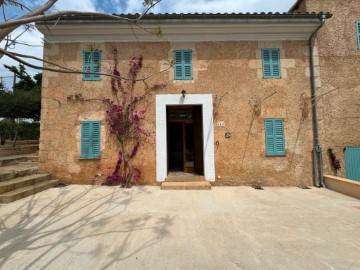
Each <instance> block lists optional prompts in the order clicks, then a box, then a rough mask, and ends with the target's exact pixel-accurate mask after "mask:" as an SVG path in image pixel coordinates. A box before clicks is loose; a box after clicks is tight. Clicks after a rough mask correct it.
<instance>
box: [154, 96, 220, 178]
mask: <svg viewBox="0 0 360 270" xmlns="http://www.w3.org/2000/svg"><path fill="white" fill-rule="evenodd" d="M168 105H202V108H203V113H202V115H203V142H204V144H203V147H204V149H203V151H204V176H205V179H206V180H208V181H215V160H214V127H213V102H212V95H211V94H205V95H201V94H199V95H190V94H187V95H186V96H185V98H183V97H182V95H181V94H179V95H156V179H157V181H158V182H163V181H165V178H166V177H167V143H166V142H167V138H166V137H167V130H166V127H167V122H166V106H168Z"/></svg>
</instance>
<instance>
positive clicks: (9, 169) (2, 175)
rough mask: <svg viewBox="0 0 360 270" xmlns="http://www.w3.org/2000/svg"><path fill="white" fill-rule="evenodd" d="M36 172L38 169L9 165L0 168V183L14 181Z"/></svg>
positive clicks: (35, 167)
mask: <svg viewBox="0 0 360 270" xmlns="http://www.w3.org/2000/svg"><path fill="white" fill-rule="evenodd" d="M37 172H38V167H37V166H33V167H24V166H20V165H10V166H5V167H0V182H2V181H6V180H10V179H14V178H15V177H21V176H25V175H30V174H35V173H37Z"/></svg>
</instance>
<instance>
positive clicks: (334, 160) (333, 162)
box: [328, 148, 341, 171]
mask: <svg viewBox="0 0 360 270" xmlns="http://www.w3.org/2000/svg"><path fill="white" fill-rule="evenodd" d="M328 152H329V156H330V159H331V165H332V167H333V168H334V169H335V170H336V171H338V170H340V169H341V165H340V161H339V160H338V159H337V158H336V155H335V154H334V152H333V150H332V149H331V148H329V150H328Z"/></svg>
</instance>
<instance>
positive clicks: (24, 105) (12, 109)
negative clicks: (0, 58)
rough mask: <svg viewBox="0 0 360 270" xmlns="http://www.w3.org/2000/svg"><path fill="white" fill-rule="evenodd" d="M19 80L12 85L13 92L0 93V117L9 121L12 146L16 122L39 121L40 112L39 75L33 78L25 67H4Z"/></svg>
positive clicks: (16, 132) (15, 137)
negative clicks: (24, 120)
mask: <svg viewBox="0 0 360 270" xmlns="http://www.w3.org/2000/svg"><path fill="white" fill-rule="evenodd" d="M4 66H5V68H7V69H8V70H10V71H12V72H14V74H15V76H16V77H17V78H19V81H17V82H16V83H15V84H14V87H13V91H7V90H1V91H0V117H1V118H6V119H9V121H10V123H11V128H12V130H13V134H14V146H15V144H16V139H17V135H18V130H17V125H16V120H17V119H33V120H34V121H39V120H40V110H41V74H37V75H35V76H34V77H33V78H32V77H31V76H30V75H29V74H28V73H27V72H26V70H25V67H24V66H22V65H20V67H19V68H17V67H15V66H7V65H4Z"/></svg>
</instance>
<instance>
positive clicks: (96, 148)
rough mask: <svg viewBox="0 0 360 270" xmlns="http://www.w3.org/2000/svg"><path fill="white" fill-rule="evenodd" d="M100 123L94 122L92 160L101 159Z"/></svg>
mask: <svg viewBox="0 0 360 270" xmlns="http://www.w3.org/2000/svg"><path fill="white" fill-rule="evenodd" d="M100 133H101V126H100V122H92V130H91V151H92V153H91V154H92V158H100Z"/></svg>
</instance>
